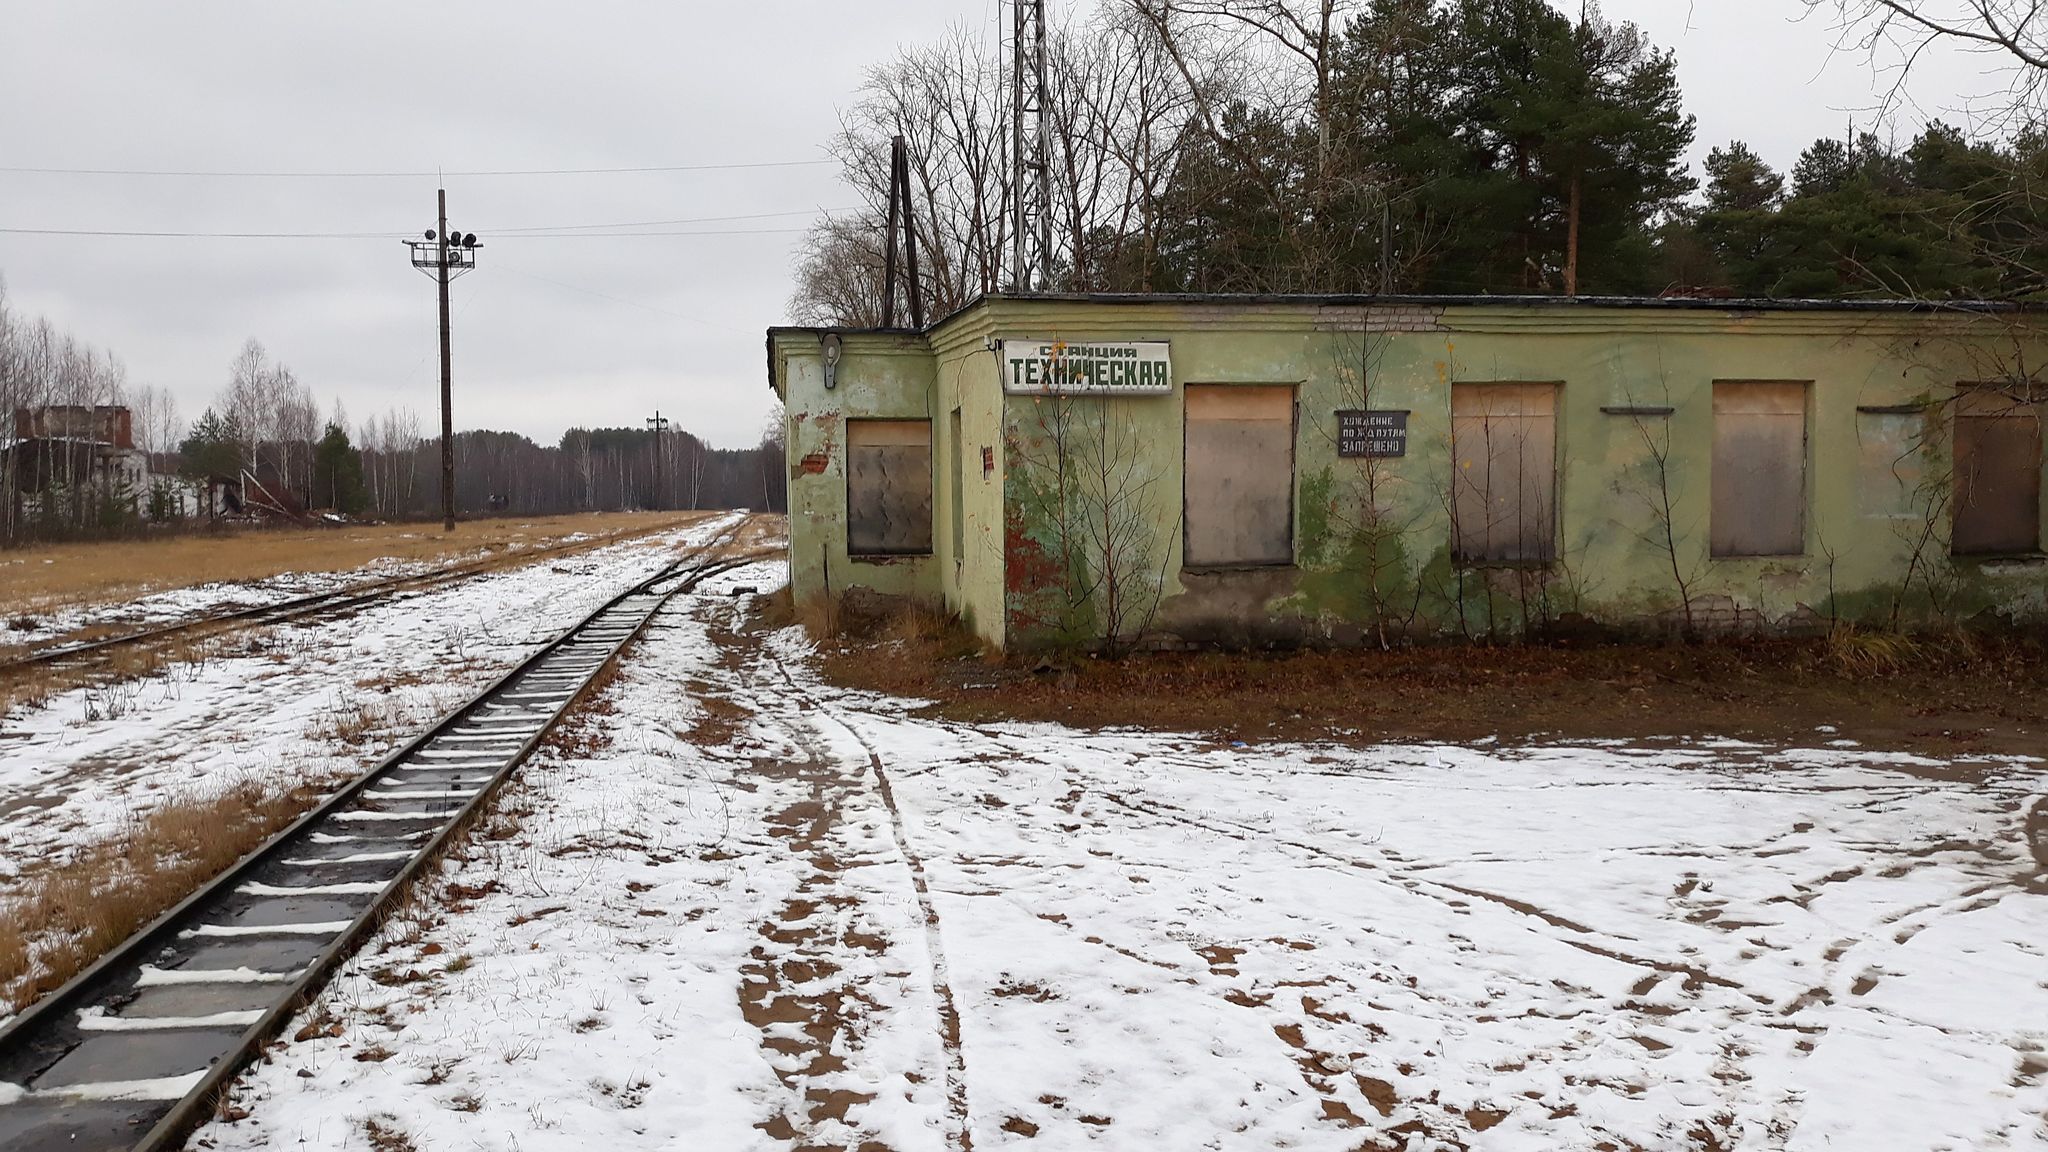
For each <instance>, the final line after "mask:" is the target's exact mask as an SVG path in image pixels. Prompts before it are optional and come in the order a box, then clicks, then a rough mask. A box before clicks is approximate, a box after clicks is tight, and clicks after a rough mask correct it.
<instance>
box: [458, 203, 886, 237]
mask: <svg viewBox="0 0 2048 1152" xmlns="http://www.w3.org/2000/svg"><path fill="white" fill-rule="evenodd" d="M858 211H860V209H859V208H797V209H792V210H791V211H788V212H756V213H753V214H752V215H748V216H697V217H692V218H688V219H683V220H622V221H619V222H617V223H613V224H535V225H531V226H529V227H524V228H485V229H483V232H484V234H485V235H486V236H507V235H514V234H517V233H521V232H585V231H594V230H597V229H601V228H659V227H666V226H669V225H673V224H723V223H726V222H728V221H734V220H770V219H774V218H776V217H779V216H813V215H822V216H831V215H834V214H836V213H840V212H858Z"/></svg>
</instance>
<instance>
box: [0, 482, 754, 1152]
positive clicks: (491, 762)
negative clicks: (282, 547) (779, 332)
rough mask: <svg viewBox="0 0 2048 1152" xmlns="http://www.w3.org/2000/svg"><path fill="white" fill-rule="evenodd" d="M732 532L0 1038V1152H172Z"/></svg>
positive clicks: (689, 585) (514, 675) (198, 895)
mask: <svg viewBox="0 0 2048 1152" xmlns="http://www.w3.org/2000/svg"><path fill="white" fill-rule="evenodd" d="M742 523H744V522H742ZM739 527H740V526H739V525H735V526H734V527H733V528H731V529H728V530H727V531H726V532H725V533H724V534H722V535H721V537H720V538H719V539H717V540H714V541H712V542H711V543H708V544H706V545H704V546H702V547H700V548H697V549H694V550H693V551H692V552H691V553H690V554H689V555H687V556H684V557H682V558H680V559H678V560H677V561H675V562H674V563H672V564H670V565H669V566H667V567H666V568H664V569H663V570H662V571H661V572H660V573H659V574H657V575H655V576H653V577H651V578H649V579H646V580H643V581H641V582H639V583H637V584H635V585H633V586H632V587H630V588H628V589H626V590H625V591H624V592H621V593H620V594H619V595H617V596H615V597H613V598H612V599H611V600H610V601H608V602H607V603H606V604H605V605H604V606H603V607H601V608H599V609H598V610H597V611H596V612H594V613H592V614H591V615H590V616H589V617H587V618H585V619H584V620H583V622H582V623H580V624H578V625H576V626H575V627H574V628H571V629H570V630H569V631H567V632H565V633H563V634H562V635H561V636H560V637H558V638H556V639H555V640H554V641H553V642H552V643H550V644H549V645H548V646H547V647H545V648H543V649H542V650H540V651H539V652H537V653H535V654H534V655H533V656H532V657H530V658H528V659H527V660H526V661H525V662H523V663H521V664H520V665H519V666H518V667H517V668H514V669H513V670H512V671H511V672H509V673H507V674H506V675H505V676H504V677H503V678H502V679H500V680H498V681H497V682H496V683H495V684H493V685H491V687H489V688H488V689H486V690H485V691H484V692H483V694H482V695H480V696H478V697H476V698H475V699H474V700H472V701H470V702H469V703H468V704H465V705H464V706H463V707H461V708H460V709H458V710H456V711H455V712H454V713H452V714H450V715H449V716H448V717H447V718H445V719H443V720H442V721H440V722H439V723H437V724H435V725H434V726H433V727H432V728H430V729H428V730H427V731H426V732H425V733H423V734H421V735H420V736H418V737H416V738H415V739H413V740H412V741H411V742H409V743H407V744H406V745H405V746H404V747H402V748H400V749H399V750H398V751H396V752H394V753H392V754H391V755H390V756H389V757H387V758H386V759H385V760H383V761H382V762H381V763H379V764H378V765H377V766H376V767H375V768H373V769H371V770H370V771H369V772H368V773H366V774H365V775H363V776H362V777H360V778H358V779H357V780H356V781H355V782H354V783H352V784H350V785H349V786H348V787H346V788H344V789H342V790H341V791H340V792H338V793H337V794H336V795H334V796H333V797H331V798H330V799H328V800H327V801H326V802H325V803H323V804H321V805H320V806H319V807H317V808H315V809H314V810H313V811H311V812H309V813H307V814H306V815H305V816H303V817H301V818H300V819H299V820H298V821H296V822H295V823H293V824H292V825H291V827H289V828H287V829H285V830H284V831H282V832H280V833H279V834H278V835H277V836H275V837H273V838H272V839H271V840H270V841H269V842H268V843H266V844H265V845H263V847H261V848H259V849H257V850H256V851H255V852H253V853H251V854H250V855H249V856H247V857H246V858H244V859H243V860H242V861H241V862H240V863H239V864H237V865H236V866H235V867H233V868H231V869H229V870H228V871H227V872H225V873H223V874H222V875H220V876H218V877H216V878H215V879H214V880H213V881H212V882H210V883H208V884H207V885H206V886H205V887H204V888H202V889H200V890H199V891H197V892H195V893H193V894H192V895H191V896H189V897H187V898H186V899H185V900H184V902H182V903H180V904H179V905H178V906H177V907H175V908H173V909H171V910H170V911H169V912H166V913H165V914H164V915H163V916H162V917H160V918H158V919H157V920H156V921H155V922H154V923H152V924H151V925H149V926H148V927H147V928H144V929H143V930H142V931H140V932H138V933H136V934H135V935H134V936H133V937H130V938H129V940H128V941H127V942H125V943H124V944H122V945H121V946H120V947H118V948H116V949H114V950H113V951H112V952H109V953H108V954H107V955H106V956H104V957H102V958H101V959H100V960H99V961H98V962H97V963H95V964H94V965H93V966H92V967H91V968H88V969H87V970H85V971H84V972H82V973H80V974H79V975H78V976H76V977H74V978H73V979H72V980H71V981H70V982H68V983H66V984H65V985H64V986H63V987H62V988H59V989H57V990H56V991H55V992H52V993H51V994H50V995H49V996H47V997H45V998H44V999H42V1000H41V1001H39V1002H38V1003H36V1004H34V1005H32V1006H31V1007H29V1008H28V1009H26V1010H24V1011H23V1012H22V1013H21V1015H19V1016H18V1017H16V1018H15V1019H14V1021H13V1022H12V1023H10V1024H9V1025H8V1026H7V1027H5V1028H0V1148H4V1149H7V1150H8V1152H54V1150H58V1149H62V1150H64V1152H114V1150H123V1152H144V1150H147V1152H157V1150H161V1149H166V1148H172V1147H176V1146H177V1144H178V1142H179V1141H181V1140H183V1139H184V1137H185V1136H186V1135H187V1134H188V1133H189V1132H190V1131H191V1129H192V1128H193V1127H194V1126H196V1125H197V1124H198V1123H199V1122H200V1121H201V1120H203V1119H204V1118H205V1116H206V1115H207V1113H208V1111H209V1109H210V1108H211V1107H212V1106H213V1101H214V1099H215V1098H216V1097H217V1095H218V1093H219V1091H220V1090H221V1088H222V1087H223V1086H224V1085H225V1084H226V1083H227V1081H228V1079H229V1077H231V1076H233V1075H234V1074H235V1072H236V1071H238V1070H239V1069H240V1068H241V1067H242V1066H243V1065H245V1064H247V1063H248V1062H249V1061H250V1060H251V1059H253V1058H254V1057H255V1056H256V1055H257V1054H258V1053H259V1052H260V1050H261V1046H262V1045H263V1044H264V1043H265V1042H266V1041H268V1040H269V1039H270V1038H271V1037H272V1036H273V1035H275V1034H276V1032H277V1031H278V1030H279V1029H280V1028H281V1027H283V1025H284V1024H285V1022H286V1021H288V1020H290V1018H291V1016H292V1014H293V1013H294V1012H296V1011H297V1010H298V1009H299V1008H300V1007H301V1006H303V1005H304V1004H305V1003H306V1002H307V1001H308V1000H309V999H310V998H311V996H312V995H313V994H314V993H315V992H316V991H318V989H319V988H320V986H321V985H322V984H323V983H324V982H325V980H326V978H327V976H328V974H329V973H331V972H332V971H333V969H334V967H335V966H336V965H338V964H339V963H340V962H341V961H342V960H343V959H344V958H345V957H346V956H347V955H348V954H349V953H350V952H351V951H352V950H353V949H354V947H355V946H356V945H357V944H358V943H359V942H360V941H361V940H362V938H363V937H364V936H365V935H366V934H367V933H369V932H370V931H371V930H372V929H373V928H374V927H375V925H376V923H377V921H378V918H379V917H380V916H381V915H382V914H383V912H384V910H385V909H386V908H387V907H388V906H389V905H390V904H391V902H392V901H393V900H394V899H395V898H396V897H397V896H398V894H399V893H400V892H402V891H403V890H404V889H405V887H406V885H407V883H408V882H409V881H410V880H411V879H412V878H413V877H414V876H415V875H416V874H417V873H418V872H419V870H420V869H421V868H422V867H423V866H424V865H425V864H426V863H427V861H429V860H431V859H432V858H434V856H435V855H436V854H437V853H438V852H439V850H440V849H441V847H442V846H443V845H444V844H446V843H447V842H448V841H449V839H450V838H451V837H452V836H453V835H455V833H456V832H457V831H458V830H459V829H460V828H461V827H462V826H463V824H464V823H465V822H466V821H467V820H468V818H469V817H470V816H471V815H472V814H474V813H475V812H476V811H478V810H479V809H480V808H481V807H482V805H483V804H484V803H485V802H486V801H487V800H488V799H489V798H490V797H491V795H492V794H493V793H494V792H495V791H496V790H497V789H498V787H499V786H500V785H502V784H503V783H504V782H505V780H507V779H508V778H509V777H510V776H511V774H512V773H513V771H514V770H516V769H517V768H518V767H519V765H520V764H522V763H523V762H525V760H526V759H527V757H528V756H530V755H531V754H532V752H533V751H534V749H535V748H536V747H538V746H539V744H540V742H541V740H542V738H543V737H545V736H546V735H547V733H548V731H549V730H550V729H551V728H553V726H554V725H555V723H556V722H557V721H558V720H560V719H561V717H562V716H563V715H564V714H565V713H566V712H567V711H568V710H569V709H570V707H572V706H573V705H574V704H575V703H576V702H577V700H578V699H579V698H580V697H581V696H582V694H583V693H584V691H585V690H586V689H587V688H588V687H589V685H590V683H591V681H592V679H593V678H594V677H595V676H596V675H597V674H598V672H599V671H600V670H601V669H602V668H604V666H605V665H606V664H608V663H609V662H611V661H612V660H613V659H614V658H615V657H617V656H618V655H619V653H620V651H621V650H622V649H624V648H625V646H626V645H627V644H628V643H630V642H631V641H632V640H633V639H634V638H635V637H637V636H638V635H639V634H640V632H641V631H642V630H643V629H644V628H645V627H646V626H647V623H648V621H650V620H651V619H652V618H653V617H654V615H655V613H656V612H657V611H659V610H660V608H661V607H662V606H663V605H664V604H666V603H668V601H669V600H670V599H672V598H673V597H675V596H677V595H679V594H682V593H685V592H688V591H689V590H691V589H693V588H695V587H696V586H697V584H698V583H700V582H701V581H703V580H705V579H706V578H708V577H711V576H714V575H717V574H718V573H721V572H724V571H727V570H729V569H731V568H734V567H737V566H739V565H741V564H744V563H748V562H750V561H751V560H753V559H757V558H758V557H757V556H756V555H754V554H752V553H748V554H743V555H740V556H737V557H721V556H720V555H719V554H718V553H719V550H720V549H721V548H722V547H724V546H726V545H728V544H729V543H730V542H731V541H732V540H733V539H734V538H735V537H736V536H737V534H738V532H739Z"/></svg>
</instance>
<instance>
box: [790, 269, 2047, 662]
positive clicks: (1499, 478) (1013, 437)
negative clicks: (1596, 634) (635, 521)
mask: <svg viewBox="0 0 2048 1152" xmlns="http://www.w3.org/2000/svg"><path fill="white" fill-rule="evenodd" d="M2044 335H2048V314H2044V313H2040V312H2033V311H2029V310H2026V309H2019V308H2005V307H1998V306H1989V305H1985V306H1958V305H1943V306H1932V305H1923V304H1914V303H1888V302H1868V303H1865V302H1855V303H1821V302H1804V301H1801V302H1784V301H1775V302H1763V301H1757V302H1747V301H1727V300H1691V299H1685V300H1677V299H1656V300H1606V299H1584V298H1581V299H1567V298H1392V297H1377V298H1353V297H1257V298H1252V297H1189V296H1170V297H1169V296H1057V295H1031V296H989V297H985V298H982V299H980V300H978V301H976V302H974V303H972V304H970V305H968V306H967V307H965V308H963V309H961V310H960V311H958V312H956V313H954V314H953V315H951V316H948V317H946V318H945V319H942V320H940V321H938V322H937V323H935V324H932V325H931V326H929V327H928V328H926V329H924V330H922V331H916V332H912V331H855V330H846V329H821V328H775V329H772V330H770V332H769V334H768V361H769V364H768V367H769V374H770V381H771V384H772V385H773V387H774V389H775V391H776V393H777V395H778V396H780V397H781V398H782V400H783V401H784V404H785V418H786V421H787V427H786V429H785V432H786V438H785V443H786V444H787V446H788V463H789V476H790V481H789V509H790V561H791V583H792V589H793V592H794V594H795V595H796V596H797V598H798V599H799V600H800V601H809V600H816V599H822V600H824V601H825V602H827V603H828V604H840V603H843V602H844V601H845V599H846V598H847V597H849V596H856V597H858V598H867V599H873V598H877V597H881V598H895V597H902V598H908V599H913V600H920V601H925V602H928V603H930V604H933V605H936V606H943V607H944V608H945V609H947V610H950V611H953V612H957V613H959V614H960V615H961V617H962V618H963V619H965V620H966V621H967V622H968V623H969V625H970V626H971V627H972V628H973V629H974V630H975V631H976V632H977V633H978V634H979V635H980V636H981V637H983V638H984V639H985V640H987V641H988V642H990V643H992V644H994V645H996V646H998V647H1009V648H1020V647H1033V646H1038V645H1044V644H1048V643H1062V642H1064V643H1072V644H1082V645H1087V644H1101V643H1105V642H1108V643H1114V644H1126V643H1142V644H1158V645H1165V646H1173V645H1192V644H1223V645H1233V646H1242V645H1254V646H1265V645H1284V644H1346V643H1359V642H1378V641H1380V640H1383V639H1390V638H1392V637H1394V636H1412V637H1417V638H1426V637H1429V636H1457V635H1501V634H1512V633H1515V632H1519V631H1522V630H1531V629H1543V628H1550V627H1561V626H1563V627H1614V628H1620V629H1630V628H1638V629H1640V628H1654V629H1678V628H1688V629H1697V630H1721V629H1729V628H1740V629H1756V630H1791V629H1801V628H1815V627H1821V626H1825V625H1826V624H1827V623H1829V622H1830V621H1833V620H1837V619H1853V620H1861V621H1868V622H1877V623H1890V622H1893V621H1912V620H1916V619H1926V618H1929V617H1940V618H1946V619H1958V620H1967V619H1977V620H1980V621H1981V620H1991V619H1997V618H2011V619H2028V618H2038V617H2041V616H2043V615H2048V579H2044V577H2048V558H2044V557H2043V554H2042V547H2041V544H2042V534H2043V520H2042V516H2043V509H2042V502H2041V484H2042V468H2043V459H2042V437H2041V426H2040V412H2039V405H2038V403H2037V402H2038V401H2040V400H2041V399H2042V398H2044V397H2048V388H2043V387H2042V386H2041V384H2040V382H2039V380H2038V378H2037V374H2038V373H2039V372H2041V371H2042V370H2043V368H2042V366H2048V355H2044V353H2048V340H2044V339H2043V336H2044Z"/></svg>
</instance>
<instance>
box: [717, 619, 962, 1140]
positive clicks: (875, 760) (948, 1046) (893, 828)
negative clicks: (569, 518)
mask: <svg viewBox="0 0 2048 1152" xmlns="http://www.w3.org/2000/svg"><path fill="white" fill-rule="evenodd" d="M762 652H763V655H764V656H765V657H766V659H767V660H768V662H770V663H771V664H772V665H773V668H774V670H775V673H776V674H777V675H778V676H780V677H781V679H782V681H783V683H784V684H785V685H786V686H787V688H788V690H789V693H790V694H791V695H792V697H793V698H794V699H795V700H796V701H797V702H799V703H800V704H801V705H802V706H804V709H805V711H807V712H810V713H812V714H814V715H817V716H822V717H826V718H829V719H830V720H831V721H832V722H833V723H834V724H836V725H838V726H839V727H840V728H841V729H843V730H844V731H845V732H846V733H847V735H848V736H850V737H851V738H852V739H853V740H854V741H855V742H856V743H858V744H859V745H860V747H861V748H862V749H863V750H864V751H865V752H866V754H867V761H868V762H867V764H866V765H865V767H866V769H867V771H868V772H870V773H872V778H873V781H874V791H875V794H876V796H877V797H878V798H879V799H880V801H881V803H882V807H883V809H884V810H885V811H886V812H887V814H888V820H889V831H890V834H891V837H892V838H893V839H894V841H895V844H896V850H897V853H898V855H899V856H900V858H901V860H902V863H903V865H904V867H905V869H906V870H907V871H908V872H909V874H910V880H911V886H912V889H913V891H914V892H915V894H916V899H917V911H918V918H919V920H920V922H921V924H922V926H923V929H924V938H925V954H926V963H927V967H928V973H927V974H928V976H929V980H930V985H931V989H932V995H933V1007H934V1011H935V1013H936V1015H937V1017H938V1019H937V1021H936V1023H937V1033H938V1039H939V1046H940V1050H941V1053H942V1055H943V1058H944V1061H945V1075H946V1105H947V1112H948V1119H949V1121H950V1123H949V1124H948V1132H947V1141H946V1142H947V1145H948V1146H949V1147H951V1148H955V1149H958V1150H959V1152H972V1150H973V1147H974V1135H973V1129H972V1127H971V1126H970V1123H969V1107H968V1097H967V1064H966V1058H965V1055H964V1053H963V1050H962V1046H961V1036H960V1010H959V1007H958V1005H957V1003H956V1001H955V999H954V996H953V988H952V983H951V980H950V978H949V974H948V969H947V966H946V953H945V947H944V941H943V939H942V937H941V933H940V928H939V914H938V909H937V907H936V906H935V905H934V903H933V901H932V895H931V885H930V882H929V879H928V878H927V875H926V870H925V866H924V860H923V858H922V857H921V856H920V855H919V854H918V853H917V851H916V850H915V849H914V848H913V847H912V846H911V844H910V839H909V835H908V832H907V829H906V827H905V824H904V820H903V813H902V810H901V809H900V808H899V807H898V805H897V803H896V796H895V791H894V789H893V788H892V787H891V786H890V782H889V775H888V772H887V770H886V768H885V767H884V765H883V763H882V759H881V756H880V754H879V753H878V752H877V751H876V750H875V747H874V745H873V744H871V743H870V742H869V741H868V740H867V738H866V737H865V736H863V735H862V734H861V732H860V731H859V729H857V728H855V727H854V726H853V725H852V724H851V723H849V722H848V721H847V720H846V718H845V717H844V716H842V715H840V713H839V712H838V711H837V710H836V709H834V708H833V707H832V706H830V705H829V704H827V703H825V702H823V701H820V700H819V699H817V698H816V697H815V696H814V695H813V694H811V693H810V692H808V691H807V690H805V689H804V687H803V686H802V685H800V684H799V683H798V682H797V681H796V679H795V677H793V676H792V675H791V674H790V671H789V668H788V666H787V665H786V664H785V663H784V662H783V661H782V659H781V658H780V657H779V656H777V655H775V654H774V653H773V652H771V651H768V650H766V649H765V648H764V649H762ZM742 675H745V673H744V671H743V672H742ZM757 715H760V714H759V713H757ZM777 719H778V722H781V723H783V724H784V726H785V728H786V730H788V731H789V732H790V733H791V735H792V736H793V737H794V738H795V741H796V743H798V744H799V745H801V746H803V747H805V748H806V750H807V751H809V752H810V753H811V755H812V757H813V758H814V760H815V761H816V762H817V763H821V764H832V763H834V762H835V757H834V756H833V755H832V753H831V751H830V750H829V749H828V748H823V747H820V746H819V737H820V736H821V735H822V734H821V733H818V732H816V731H815V728H813V729H812V730H810V731H802V730H800V729H799V726H798V725H794V724H788V723H787V722H786V719H785V718H780V717H778V718H777Z"/></svg>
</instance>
